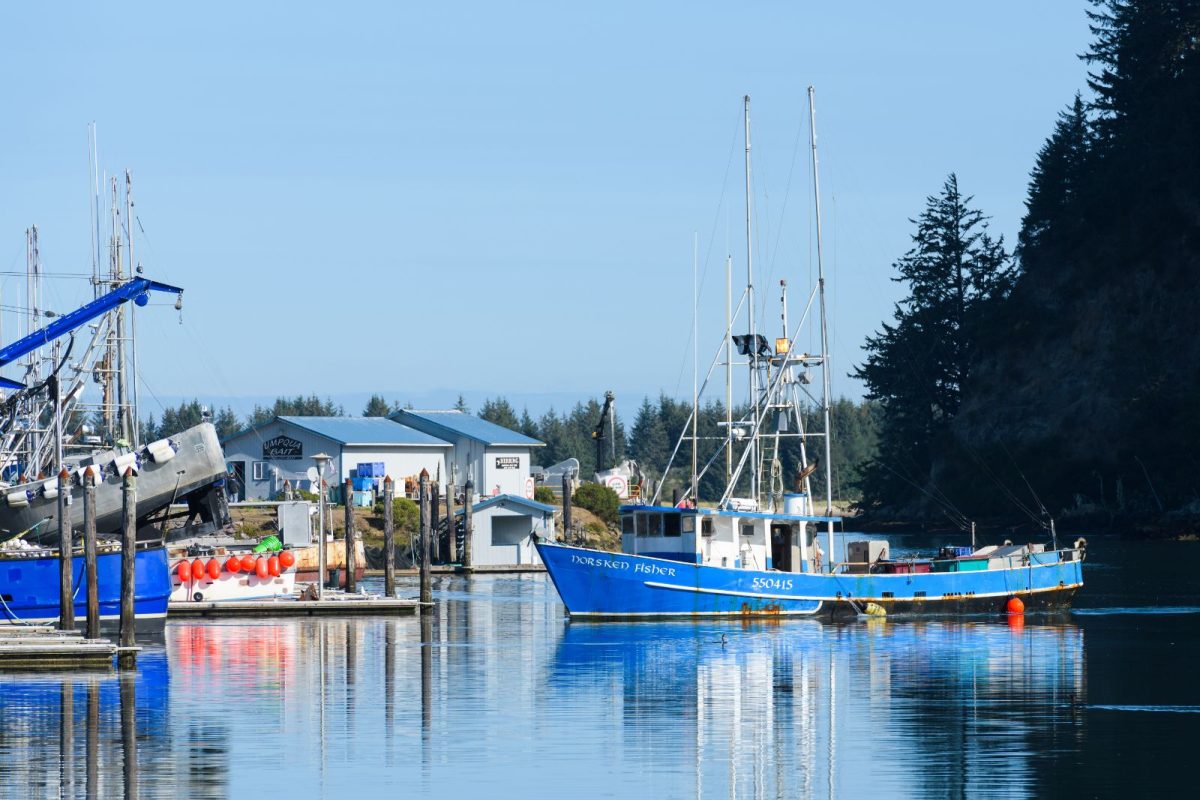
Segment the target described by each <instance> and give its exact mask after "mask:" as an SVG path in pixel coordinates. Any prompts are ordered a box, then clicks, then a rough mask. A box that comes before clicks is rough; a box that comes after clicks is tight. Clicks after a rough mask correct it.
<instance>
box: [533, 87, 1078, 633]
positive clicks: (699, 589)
mask: <svg viewBox="0 0 1200 800" xmlns="http://www.w3.org/2000/svg"><path fill="white" fill-rule="evenodd" d="M809 100H810V106H809V110H810V132H811V130H812V122H813V120H814V118H815V113H814V112H813V106H812V90H811V89H810V90H809ZM749 131H750V127H749V98H748V97H747V98H746V185H747V200H746V202H747V234H748V235H747V252H746V263H747V276H746V289H745V293H744V294H743V295H742V297H741V300H740V302H739V303H738V305H737V308H738V309H739V313H740V309H742V308H745V309H746V312H747V313H746V316H747V318H748V332H747V333H745V334H740V335H733V333H732V331H733V329H734V324H735V323H736V317H735V316H734V315H733V313H732V311H731V310H730V311H727V318H726V325H725V334H724V337H723V340H722V342H721V345H720V347H718V349H717V353H716V355H715V356H714V358H713V361H712V366H711V367H710V369H709V376H711V375H712V373H713V369H714V368H715V367H716V366H717V365H718V364H721V363H723V364H724V366H725V372H726V389H725V408H726V414H727V417H726V420H725V422H724V427H725V434H724V437H723V440H722V441H721V442H720V446H719V448H718V450H717V452H716V454H714V455H712V456H711V457H709V458H708V460H707V463H704V464H701V461H700V458H699V455H698V454H699V451H700V447H699V443H700V441H701V439H700V437H699V435H698V431H697V426H698V409H699V408H700V395H701V392H702V391H703V390H704V388H706V387H707V386H708V382H709V381H708V378H706V379H705V380H704V382H703V384H700V382H699V380H698V378H697V380H696V382H695V383H694V390H693V398H692V413H691V416H690V418H689V419H688V421H687V424H686V425H685V426H684V431H683V433H682V435H681V436H680V439H679V441H678V442H677V444H676V445H675V450H674V453H673V454H672V456H671V460H670V461H669V462H668V464H667V468H666V469H667V473H669V472H670V470H671V467H672V465H673V464H674V462H675V458H676V456H677V455H679V454H680V452H684V453H686V452H689V451H690V453H691V462H692V463H691V474H690V481H689V482H688V488H687V490H686V491H685V492H683V494H682V497H681V498H680V499H679V500H678V501H674V500H673V501H672V502H671V503H670V504H664V503H661V502H660V500H659V495H660V494H661V491H662V484H661V483H660V484H659V489H658V492H655V493H654V494H653V496H651V497H650V498H649V500H648V502H647V503H646V504H645V505H626V506H623V507H621V509H620V518H621V552H620V553H611V552H605V551H600V550H594V549H588V548H583V547H573V546H569V545H566V544H562V543H557V542H549V541H539V542H538V543H537V548H538V554H539V556H540V557H541V559H542V562H543V563H544V564H545V566H546V570H547V572H548V573H549V575H550V578H551V579H552V580H553V582H554V585H555V587H556V588H557V589H558V593H559V595H560V596H561V598H562V601H563V603H564V605H565V606H566V607H567V611H568V613H569V614H570V615H571V617H572V618H580V619H590V620H604V619H620V620H628V619H649V618H667V617H676V618H678V617H710V616H730V615H741V616H776V615H778V616H806V617H820V618H837V617H848V616H849V617H853V616H858V615H888V614H927V613H933V614H971V613H989V612H1005V611H1008V612H1011V613H1023V612H1024V610H1026V609H1028V610H1046V609H1049V610H1053V609H1063V608H1066V607H1068V606H1069V605H1070V603H1071V600H1072V598H1073V597H1074V595H1075V593H1076V591H1078V589H1079V588H1080V587H1081V586H1082V585H1083V573H1082V564H1083V560H1084V556H1085V547H1086V541H1085V540H1082V539H1080V540H1077V541H1076V542H1075V543H1074V544H1073V545H1072V546H1070V547H1063V548H1060V547H1059V546H1058V541H1057V536H1056V535H1055V533H1054V528H1053V522H1052V521H1050V522H1049V523H1048V524H1047V525H1046V530H1047V532H1048V538H1049V540H1050V542H1049V546H1048V547H1047V545H1046V543H1045V542H1028V543H1024V544H1016V545H1014V544H1013V543H1011V542H1009V541H1005V542H1003V543H1002V544H999V545H994V544H993V545H987V546H981V547H977V546H976V537H975V526H974V525H973V524H971V523H969V521H967V520H962V522H963V523H964V529H965V530H969V532H970V539H969V542H970V546H966V545H965V544H964V545H963V546H949V547H943V548H942V549H941V550H939V551H938V552H937V553H932V554H930V556H929V557H927V558H899V559H893V558H891V553H890V548H889V545H888V543H887V542H886V541H881V540H870V539H866V538H864V539H862V540H860V541H851V542H847V543H845V547H844V548H840V549H836V548H835V535H834V526H835V525H837V524H838V523H840V522H841V520H840V518H838V517H837V516H835V515H834V513H833V499H832V498H833V485H832V475H831V470H829V469H825V470H824V471H823V476H822V477H823V483H824V487H823V488H824V495H825V497H824V500H825V504H824V509H823V511H822V513H815V512H814V509H813V506H812V499H811V498H812V497H813V492H812V488H813V487H812V482H813V481H812V477H813V475H814V473H815V472H816V470H817V467H818V459H817V458H814V457H811V456H812V452H822V451H823V459H822V460H823V461H824V463H825V464H826V465H828V464H830V463H831V444H830V436H829V432H830V431H831V430H832V426H831V424H830V405H831V397H830V395H831V391H830V367H829V344H828V333H827V330H828V326H827V323H826V316H825V275H824V268H823V266H822V262H821V240H820V231H821V225H820V192H819V190H818V188H817V187H818V185H819V184H818V180H817V172H816V165H817V159H816V136H815V133H812V134H811V136H812V139H811V143H812V148H813V161H812V163H813V185H814V201H815V203H814V207H815V209H816V214H817V218H816V226H815V227H816V232H817V275H818V280H817V284H816V286H814V287H813V289H812V291H811V293H810V294H809V295H808V298H807V302H806V305H805V310H804V313H803V315H802V317H801V319H800V321H799V322H798V323H796V324H795V325H794V326H792V325H789V320H788V304H787V284H786V281H781V282H780V286H781V290H780V308H781V314H780V322H781V324H780V328H779V330H778V333H777V334H776V336H777V338H774V340H773V342H771V341H769V340H768V339H767V337H766V336H764V335H762V334H760V333H759V332H758V330H757V329H756V326H755V318H754V311H755V297H754V273H753V259H752V251H751V248H750V243H751V241H752V237H750V236H749V233H750V225H749V208H750V195H749V186H750V136H749ZM727 269H728V266H727ZM726 283H727V285H731V283H732V282H731V280H729V279H728V278H727V282H726ZM733 300H734V298H732V297H727V299H726V308H727V309H732V307H733V305H734V303H733ZM814 307H815V309H814ZM814 310H815V313H813V316H815V317H816V319H815V320H810V319H809V317H810V312H814ZM696 316H697V315H694V317H693V318H695V317H696ZM806 324H808V325H809V326H813V325H816V326H819V339H820V343H821V351H820V352H819V353H815V354H810V353H804V352H799V351H798V350H797V343H798V341H800V336H801V334H802V332H804V330H805V325H806ZM814 338H815V337H814ZM696 339H697V337H696V335H695V334H693V342H695V341H696ZM734 348H736V350H737V353H736V355H735V353H734ZM739 359H740V360H739ZM735 363H737V364H739V365H744V366H746V367H747V372H748V377H749V381H748V391H747V394H746V404H745V405H746V410H745V412H744V413H743V414H742V415H740V417H739V418H738V419H734V418H733V410H732V409H733V403H732V400H731V398H732V368H733V366H734V365H735ZM814 370H820V372H821V376H822V381H821V385H822V390H821V393H820V395H818V396H814V395H813V394H812V393H810V387H811V386H812V385H813V375H812V373H813V371H814ZM698 375H699V370H697V376H698ZM805 399H807V405H806V404H805ZM815 407H819V409H820V412H821V414H820V417H821V420H822V424H821V425H820V426H819V427H817V429H816V430H813V429H811V427H813V426H810V425H809V424H808V418H809V416H810V415H809V414H806V413H805V412H806V411H807V410H811V409H813V408H815ZM689 439H690V444H689ZM815 443H819V445H820V449H819V450H818V449H817V448H815V447H812V445H813V444H815ZM785 444H787V445H788V446H789V447H790V448H791V450H792V451H793V452H798V459H797V460H796V462H793V463H786V462H787V459H785V458H784V457H782V450H783V448H784V445H785ZM722 455H724V463H725V476H724V477H725V481H724V483H725V489H724V492H723V493H722V495H721V496H720V498H719V499H717V500H716V502H715V504H714V506H713V507H704V506H702V504H701V503H699V502H698V498H699V486H700V480H701V479H702V478H704V477H705V476H706V475H711V474H712V472H713V471H714V470H719V469H720V465H719V462H720V461H721V460H722V459H721V456H722ZM785 464H786V466H787V467H789V468H793V469H794V470H795V472H794V477H793V479H792V480H791V481H789V482H788V483H789V484H790V485H789V486H788V487H787V489H785V486H784V483H785V481H784V474H785ZM637 496H638V497H639V498H640V497H644V496H645V493H643V492H639V493H638V495H637ZM822 532H824V533H825V534H826V536H827V538H826V542H827V549H826V550H825V551H822V549H821V546H820V541H819V538H818V534H820V533H822ZM826 554H828V555H826Z"/></svg>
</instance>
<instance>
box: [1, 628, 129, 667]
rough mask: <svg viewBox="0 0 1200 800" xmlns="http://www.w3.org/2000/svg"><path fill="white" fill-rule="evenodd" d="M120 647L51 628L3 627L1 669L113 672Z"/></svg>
mask: <svg viewBox="0 0 1200 800" xmlns="http://www.w3.org/2000/svg"><path fill="white" fill-rule="evenodd" d="M120 651H121V648H119V647H117V646H116V645H115V644H113V643H112V642H110V641H108V640H107V639H85V638H83V634H82V633H80V632H79V631H60V630H59V629H58V628H55V627H53V626H50V625H10V626H4V627H0V670H9V669H16V670H30V669H37V670H62V669H111V668H112V665H113V658H115V657H116V655H117V653H118V652H120Z"/></svg>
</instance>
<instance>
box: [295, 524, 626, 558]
mask: <svg viewBox="0 0 1200 800" xmlns="http://www.w3.org/2000/svg"><path fill="white" fill-rule="evenodd" d="M621 533H633V514H626V515H625V516H623V517H621ZM318 566H319V565H318Z"/></svg>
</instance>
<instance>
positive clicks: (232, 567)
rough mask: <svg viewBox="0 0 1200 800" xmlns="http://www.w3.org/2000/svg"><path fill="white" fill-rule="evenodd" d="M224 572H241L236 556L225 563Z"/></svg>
mask: <svg viewBox="0 0 1200 800" xmlns="http://www.w3.org/2000/svg"><path fill="white" fill-rule="evenodd" d="M225 571H226V572H232V573H235V574H236V573H238V572H241V571H242V562H241V560H240V559H239V558H238V557H237V556H230V557H229V560H228V561H226V562H225Z"/></svg>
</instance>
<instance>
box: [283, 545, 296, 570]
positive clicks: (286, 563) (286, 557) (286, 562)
mask: <svg viewBox="0 0 1200 800" xmlns="http://www.w3.org/2000/svg"><path fill="white" fill-rule="evenodd" d="M295 563H296V557H295V556H294V555H292V551H291V550H284V551H282V552H281V553H280V554H279V566H281V567H283V568H284V569H288V568H290V567H291V566H292V565H293V564H295Z"/></svg>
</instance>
